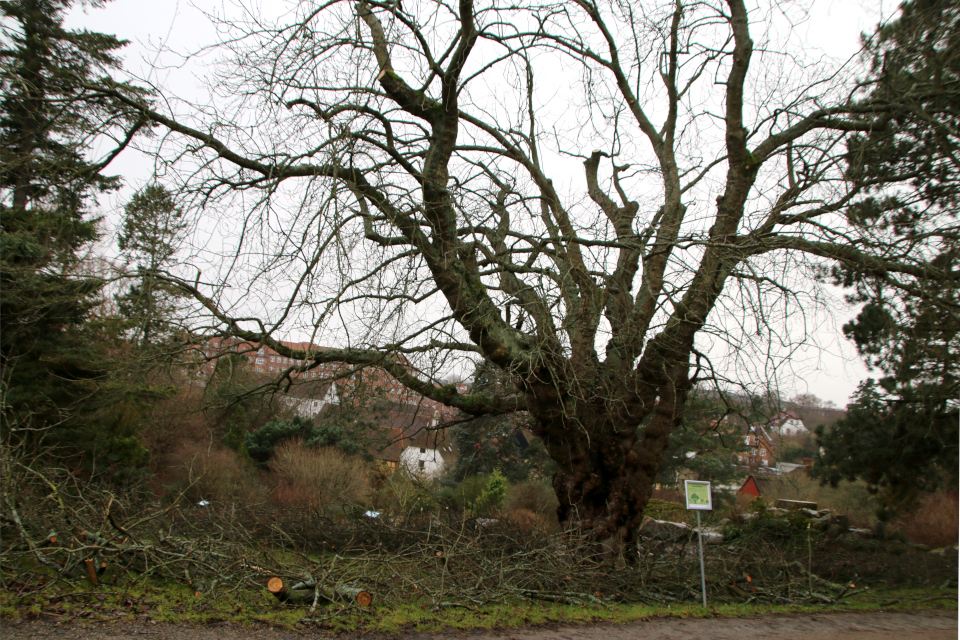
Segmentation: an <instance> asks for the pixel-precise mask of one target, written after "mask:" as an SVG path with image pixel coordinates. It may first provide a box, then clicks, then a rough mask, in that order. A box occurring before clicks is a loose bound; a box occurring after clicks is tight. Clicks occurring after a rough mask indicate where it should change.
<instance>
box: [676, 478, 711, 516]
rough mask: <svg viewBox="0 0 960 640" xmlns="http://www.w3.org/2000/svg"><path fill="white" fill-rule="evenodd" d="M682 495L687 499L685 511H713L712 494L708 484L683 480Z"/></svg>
mask: <svg viewBox="0 0 960 640" xmlns="http://www.w3.org/2000/svg"><path fill="white" fill-rule="evenodd" d="M683 493H684V496H686V499H687V509H692V510H694V511H713V493H712V492H711V491H710V483H709V482H703V481H701V480H684V481H683Z"/></svg>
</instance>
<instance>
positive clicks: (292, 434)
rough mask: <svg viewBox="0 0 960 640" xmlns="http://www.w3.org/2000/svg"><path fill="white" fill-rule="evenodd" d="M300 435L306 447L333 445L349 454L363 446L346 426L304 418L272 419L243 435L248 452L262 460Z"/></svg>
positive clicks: (358, 450)
mask: <svg viewBox="0 0 960 640" xmlns="http://www.w3.org/2000/svg"><path fill="white" fill-rule="evenodd" d="M294 439H299V440H301V441H302V442H303V445H304V446H306V447H336V448H338V449H340V450H342V451H343V452H344V453H348V454H351V455H353V454H362V453H363V447H361V446H360V444H359V443H357V442H356V441H355V440H353V439H352V438H351V437H350V435H349V434H348V433H347V431H346V429H345V428H344V427H343V426H341V425H337V424H330V423H321V424H317V425H315V424H313V423H312V422H311V421H309V420H306V419H304V418H300V417H295V418H292V419H290V420H272V421H270V422H268V423H267V424H265V425H263V427H261V428H260V429H258V430H256V431H254V432H253V433H248V434H247V437H246V445H247V453H248V454H249V455H250V457H251V458H253V459H254V460H256V461H257V462H259V463H260V464H265V463H266V462H267V461H268V460H269V459H270V456H272V455H273V452H274V450H275V449H276V448H277V447H278V446H280V445H281V444H282V443H284V442H287V441H289V440H294Z"/></svg>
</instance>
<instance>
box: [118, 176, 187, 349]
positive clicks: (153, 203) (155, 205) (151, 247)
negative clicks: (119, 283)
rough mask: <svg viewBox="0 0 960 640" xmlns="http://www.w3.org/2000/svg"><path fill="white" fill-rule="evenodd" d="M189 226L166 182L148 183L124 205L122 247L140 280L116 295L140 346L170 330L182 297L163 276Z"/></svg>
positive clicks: (161, 336)
mask: <svg viewBox="0 0 960 640" xmlns="http://www.w3.org/2000/svg"><path fill="white" fill-rule="evenodd" d="M185 230H186V222H185V221H184V219H183V209H181V208H180V207H179V206H177V202H176V200H175V199H174V197H173V195H172V194H171V193H170V192H169V191H167V189H166V188H165V187H163V186H162V185H158V184H151V185H149V186H147V187H146V188H144V189H143V190H141V191H139V192H138V193H136V194H134V196H133V198H132V199H131V200H130V202H129V203H127V206H126V207H125V216H124V220H123V227H122V228H121V230H120V234H119V245H120V250H121V251H123V252H124V253H125V254H126V255H127V256H128V258H129V259H130V260H131V262H132V263H133V264H134V265H135V266H136V269H137V275H138V280H137V282H135V283H134V284H132V285H131V286H130V287H129V288H128V289H127V291H125V292H124V293H123V294H121V295H120V296H118V298H117V303H118V305H119V307H120V314H121V316H123V317H125V318H127V319H128V320H129V321H130V322H131V324H132V326H133V329H134V332H135V335H134V339H135V341H136V342H137V343H138V344H139V345H140V346H141V347H147V346H149V345H151V344H153V343H155V342H156V341H157V340H158V339H162V338H164V337H169V335H170V333H171V329H172V327H171V320H172V318H173V316H174V315H175V313H176V309H177V302H176V301H177V298H178V297H179V295H178V293H177V291H176V290H175V289H173V288H172V287H169V286H166V285H165V284H164V282H163V280H162V279H161V277H160V276H161V275H162V271H163V270H164V269H165V268H166V267H168V266H169V265H170V263H171V261H172V260H173V258H174V255H175V254H176V252H177V248H178V245H179V243H180V241H181V240H182V239H183V234H184V231H185Z"/></svg>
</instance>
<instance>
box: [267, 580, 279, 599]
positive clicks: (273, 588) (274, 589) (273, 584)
mask: <svg viewBox="0 0 960 640" xmlns="http://www.w3.org/2000/svg"><path fill="white" fill-rule="evenodd" d="M267 591H269V592H270V593H272V594H274V595H276V594H278V593H280V592H281V591H283V580H282V579H281V578H276V577H274V578H270V579H269V580H267Z"/></svg>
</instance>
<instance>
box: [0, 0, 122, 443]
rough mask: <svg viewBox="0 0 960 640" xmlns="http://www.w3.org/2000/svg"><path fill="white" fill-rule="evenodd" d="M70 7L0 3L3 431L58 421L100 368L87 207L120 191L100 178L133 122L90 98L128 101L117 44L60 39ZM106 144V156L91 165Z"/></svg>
mask: <svg viewBox="0 0 960 640" xmlns="http://www.w3.org/2000/svg"><path fill="white" fill-rule="evenodd" d="M70 4H72V3H71V1H70V0H14V1H10V2H4V3H3V4H2V5H0V15H2V17H3V39H2V47H0V62H2V65H0V89H2V98H0V162H2V166H3V171H2V172H0V220H2V235H0V306H2V316H0V317H2V324H0V366H2V369H3V373H2V381H3V411H4V419H5V420H4V422H5V423H7V424H9V423H10V420H11V419H12V418H14V417H15V418H16V420H31V421H33V422H35V423H36V422H39V423H40V424H51V423H61V422H63V421H64V420H68V419H69V417H70V416H71V415H73V414H74V412H75V410H76V406H77V404H78V403H79V402H81V401H83V400H84V399H86V398H88V397H89V396H90V395H91V394H92V393H93V388H92V387H91V385H90V382H91V381H93V380H96V379H97V378H98V377H99V376H100V375H101V374H102V371H101V369H100V368H99V365H98V364H97V362H96V358H95V357H94V356H93V354H92V351H91V350H92V348H93V347H94V342H95V341H94V340H92V339H90V337H88V336H84V335H83V332H84V325H85V322H86V320H87V318H88V314H89V311H90V309H91V307H92V306H93V305H94V304H95V303H96V302H97V299H96V295H97V294H98V292H99V291H100V290H101V287H102V283H101V281H100V280H99V279H97V278H95V277H90V276H86V275H84V274H83V268H82V267H83V265H82V259H83V256H82V255H81V252H82V251H83V250H84V249H85V248H88V247H89V246H90V244H91V243H92V242H93V241H94V240H95V239H96V237H97V220H96V219H94V218H91V217H90V215H89V206H90V205H91V203H92V201H93V198H94V197H95V196H96V195H97V194H99V193H103V192H105V191H110V190H113V189H116V188H118V187H119V186H120V181H119V179H118V178H117V177H114V176H108V175H105V174H104V173H103V171H104V169H105V168H106V167H107V165H108V164H109V162H110V161H112V160H113V159H114V158H115V157H116V156H117V154H119V153H120V151H121V150H122V149H123V148H124V147H125V146H126V145H127V144H128V143H129V141H130V139H132V137H133V136H134V135H135V134H136V132H137V131H138V130H139V129H140V127H141V123H140V122H139V121H138V120H136V118H135V117H134V116H132V115H131V114H129V113H127V111H126V110H125V109H124V108H123V107H122V106H120V105H119V103H117V102H116V101H115V99H113V98H108V97H106V96H105V95H104V94H103V93H101V92H100V91H98V90H97V89H96V85H97V83H100V84H101V85H107V84H109V85H110V86H111V87H112V88H113V89H114V90H118V89H119V90H120V91H123V92H126V93H136V90H135V89H133V88H132V87H130V86H128V85H124V84H119V83H116V82H114V81H112V80H111V79H110V78H109V73H110V71H112V70H115V69H117V68H118V67H119V65H120V62H119V59H118V58H117V57H116V55H115V54H116V51H117V50H118V49H119V48H120V47H121V46H123V44H124V42H122V41H120V40H118V39H117V38H115V37H113V36H109V35H105V34H100V33H93V32H89V31H74V30H68V29H66V28H64V26H63V14H64V11H65V10H66V9H67V8H68V7H69V6H70ZM104 136H106V137H112V138H113V139H114V140H115V142H116V145H115V148H114V149H113V151H112V152H111V153H109V154H108V155H107V156H106V157H105V158H103V159H100V160H98V161H93V160H90V159H89V158H88V155H89V153H88V152H89V149H90V146H91V144H92V142H93V140H94V139H95V138H102V137H104Z"/></svg>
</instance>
